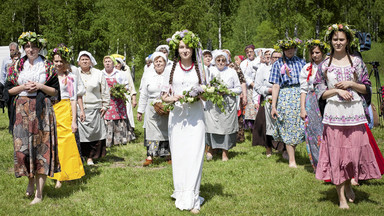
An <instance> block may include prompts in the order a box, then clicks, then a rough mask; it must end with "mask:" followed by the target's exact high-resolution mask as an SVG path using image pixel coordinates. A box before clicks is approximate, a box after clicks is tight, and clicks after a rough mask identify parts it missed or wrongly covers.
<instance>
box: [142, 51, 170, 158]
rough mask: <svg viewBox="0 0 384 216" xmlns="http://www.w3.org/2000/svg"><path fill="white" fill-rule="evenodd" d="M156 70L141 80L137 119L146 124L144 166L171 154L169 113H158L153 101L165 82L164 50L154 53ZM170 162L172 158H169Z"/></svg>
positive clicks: (165, 61) (165, 60)
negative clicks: (155, 158) (158, 157)
mask: <svg viewBox="0 0 384 216" xmlns="http://www.w3.org/2000/svg"><path fill="white" fill-rule="evenodd" d="M152 58H153V65H154V69H152V70H154V71H155V72H150V73H147V74H146V75H145V76H144V77H143V78H142V79H141V80H142V83H141V84H140V85H141V86H142V88H141V90H140V99H139V107H138V108H137V120H138V121H142V120H143V117H142V116H143V113H145V116H144V122H145V123H144V124H145V126H146V127H145V128H144V129H145V133H144V134H145V138H144V146H145V147H147V158H146V159H145V162H144V163H143V166H149V165H150V164H152V162H153V157H156V156H160V157H168V159H169V156H170V155H171V153H170V150H169V142H168V115H159V114H157V113H156V111H155V109H154V107H153V106H151V103H152V102H154V101H155V100H156V99H158V98H159V97H160V93H161V86H162V85H163V83H164V76H165V73H164V72H165V68H166V65H167V57H166V55H165V54H163V53H162V52H155V53H153V55H152ZM168 80H169V79H168ZM168 162H169V163H170V160H168Z"/></svg>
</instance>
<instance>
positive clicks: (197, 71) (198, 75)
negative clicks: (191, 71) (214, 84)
mask: <svg viewBox="0 0 384 216" xmlns="http://www.w3.org/2000/svg"><path fill="white" fill-rule="evenodd" d="M194 63H195V70H196V73H197V78H199V84H200V85H201V84H203V83H202V82H201V76H200V70H199V64H198V63H197V61H195V62H194Z"/></svg>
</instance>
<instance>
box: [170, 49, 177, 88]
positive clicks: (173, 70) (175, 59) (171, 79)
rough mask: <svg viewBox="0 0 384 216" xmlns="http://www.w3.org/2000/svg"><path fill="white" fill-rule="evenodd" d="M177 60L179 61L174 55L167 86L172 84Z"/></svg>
mask: <svg viewBox="0 0 384 216" xmlns="http://www.w3.org/2000/svg"><path fill="white" fill-rule="evenodd" d="M178 60H179V58H178V57H177V55H175V57H173V65H172V70H171V73H170V75H169V85H172V83H173V74H174V73H175V69H176V65H177V63H178V62H179V61H178Z"/></svg>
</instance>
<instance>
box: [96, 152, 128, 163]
mask: <svg viewBox="0 0 384 216" xmlns="http://www.w3.org/2000/svg"><path fill="white" fill-rule="evenodd" d="M121 161H125V159H124V158H122V157H118V156H116V155H113V152H110V153H109V154H108V153H107V155H106V156H105V157H102V158H101V159H99V160H98V163H104V162H109V163H115V162H121Z"/></svg>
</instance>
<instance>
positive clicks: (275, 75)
mask: <svg viewBox="0 0 384 216" xmlns="http://www.w3.org/2000/svg"><path fill="white" fill-rule="evenodd" d="M283 58H284V57H283ZM283 58H279V59H278V60H277V61H276V62H275V63H273V65H272V70H271V75H270V76H269V82H270V83H273V84H278V85H280V88H282V87H287V86H292V85H300V81H299V77H300V72H301V69H302V68H303V67H304V65H305V61H304V59H301V58H299V57H297V56H293V57H292V58H290V59H289V58H286V57H285V63H286V64H287V66H288V67H289V69H291V71H290V72H289V73H290V75H291V77H289V76H288V75H287V72H285V74H284V75H283V74H281V72H280V69H281V67H282V66H283V65H284V62H283Z"/></svg>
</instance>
